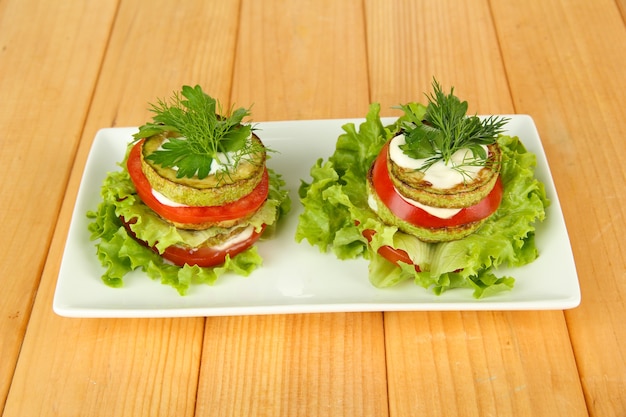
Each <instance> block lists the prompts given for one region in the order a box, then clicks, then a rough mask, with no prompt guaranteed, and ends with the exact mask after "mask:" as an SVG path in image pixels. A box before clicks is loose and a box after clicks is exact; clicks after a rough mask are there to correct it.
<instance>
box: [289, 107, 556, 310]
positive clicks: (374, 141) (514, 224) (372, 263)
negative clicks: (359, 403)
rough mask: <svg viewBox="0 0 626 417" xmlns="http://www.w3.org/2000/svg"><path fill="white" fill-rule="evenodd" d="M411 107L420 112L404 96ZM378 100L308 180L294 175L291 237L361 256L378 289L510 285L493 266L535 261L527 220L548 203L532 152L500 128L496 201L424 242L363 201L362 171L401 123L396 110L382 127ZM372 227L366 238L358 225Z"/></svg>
mask: <svg viewBox="0 0 626 417" xmlns="http://www.w3.org/2000/svg"><path fill="white" fill-rule="evenodd" d="M410 106H411V109H412V111H413V112H414V113H416V114H421V113H423V112H424V111H425V107H424V106H422V105H420V104H418V103H411V104H410ZM379 113H380V107H379V105H378V104H372V105H371V107H370V110H369V112H368V115H367V117H366V120H365V121H364V122H363V123H362V124H361V125H360V126H359V129H358V130H357V128H356V127H355V126H354V124H352V123H349V124H346V125H345V126H343V130H344V132H345V133H344V134H342V135H341V136H340V137H339V138H338V140H337V146H336V150H335V152H334V153H333V155H332V156H330V157H329V158H328V160H327V161H324V160H322V159H320V160H318V161H317V162H316V163H315V165H314V166H313V167H312V168H311V178H312V180H311V182H305V181H302V182H301V185H300V188H299V197H300V200H301V202H302V204H303V206H304V212H303V213H302V214H301V215H300V217H299V219H298V226H297V229H296V236H295V238H296V241H298V242H300V241H302V240H307V241H308V242H309V243H310V244H311V245H313V246H317V247H318V248H319V250H320V251H322V252H327V251H332V252H333V253H334V254H335V255H336V256H337V257H338V258H340V259H352V258H357V257H363V258H365V259H368V260H369V279H370V281H371V283H372V284H373V285H375V286H376V287H380V288H385V287H390V286H393V285H397V284H398V283H400V282H402V281H406V280H413V282H414V283H415V284H416V285H419V286H422V287H424V288H427V289H430V290H431V291H433V292H434V293H435V294H441V293H443V292H444V291H446V290H449V289H451V288H470V289H472V290H473V295H474V297H476V298H481V297H485V296H488V295H491V294H495V293H497V292H500V291H504V290H508V289H511V288H512V287H513V285H514V282H515V280H514V278H512V277H506V276H505V277H498V276H497V275H496V273H495V270H496V269H497V268H498V267H500V266H508V267H516V266H521V265H524V264H527V263H529V262H532V261H533V260H535V259H536V258H537V256H538V252H537V249H536V246H535V242H534V236H535V223H536V222H538V221H542V220H543V219H544V218H545V208H546V207H547V206H548V204H549V201H548V199H547V196H546V193H545V189H544V186H543V184H542V183H541V182H539V181H538V180H537V179H536V178H535V175H534V169H535V165H536V158H535V155H534V154H532V153H529V152H527V151H526V149H525V147H524V145H523V144H522V142H521V141H520V140H519V138H517V137H511V136H505V135H501V136H500V137H499V138H498V142H499V144H500V147H501V148H502V151H503V161H502V171H501V178H502V182H503V186H504V192H503V198H502V202H501V204H500V207H499V208H498V210H497V211H496V213H494V215H492V216H491V217H490V218H489V219H488V220H487V221H486V222H485V223H484V224H483V226H482V227H481V228H480V229H479V230H477V231H476V232H475V233H473V234H471V235H470V236H468V237H466V238H464V239H461V240H456V241H452V242H443V243H425V242H422V241H420V240H419V239H417V238H416V237H414V236H411V235H408V234H406V233H404V232H401V231H399V230H398V229H397V228H396V227H393V226H388V225H386V224H384V223H382V222H381V221H380V219H379V218H378V216H377V215H376V214H375V213H374V212H373V211H372V210H370V208H369V206H368V204H367V191H366V175H367V170H368V169H369V167H370V166H371V164H372V162H373V161H374V159H375V158H376V156H377V155H378V153H379V151H380V149H381V148H382V146H383V145H384V144H385V143H386V142H387V141H388V140H389V139H391V138H392V137H393V136H394V135H395V134H396V132H397V131H398V130H399V126H401V124H402V123H403V122H404V121H403V118H402V117H400V118H399V119H398V120H397V121H396V122H395V123H393V124H392V125H390V126H383V124H382V123H381V119H380V114H379ZM366 229H370V230H374V231H375V232H376V233H375V234H374V236H373V238H372V241H371V242H370V243H369V244H368V242H367V240H366V239H365V238H364V237H363V235H362V232H363V230H366ZM381 246H391V247H393V248H396V249H402V250H404V251H405V252H407V253H408V254H409V255H410V256H411V258H412V261H413V262H414V263H415V264H416V265H419V267H420V270H421V271H420V272H417V271H416V270H415V268H414V266H413V265H408V264H401V265H400V267H397V266H396V265H395V264H393V263H391V262H389V261H387V260H386V259H384V258H383V257H382V256H380V255H379V254H378V252H377V251H378V249H379V248H380V247H381Z"/></svg>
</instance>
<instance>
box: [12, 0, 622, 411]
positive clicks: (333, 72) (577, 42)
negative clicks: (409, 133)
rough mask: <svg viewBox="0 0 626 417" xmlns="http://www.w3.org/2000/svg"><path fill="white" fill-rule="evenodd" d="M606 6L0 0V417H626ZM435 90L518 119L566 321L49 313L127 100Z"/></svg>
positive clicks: (326, 103)
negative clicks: (570, 268)
mask: <svg viewBox="0 0 626 417" xmlns="http://www.w3.org/2000/svg"><path fill="white" fill-rule="evenodd" d="M624 10H626V7H625V3H624V2H623V0H616V1H611V0H598V1H594V2H585V1H582V0H572V1H568V2H565V1H563V0H529V1H526V2H513V1H510V0H470V1H465V2H462V1H455V0H442V1H438V2H427V1H425V0H418V1H412V0H398V1H393V2H388V1H383V0H364V1H357V0H341V1H332V0H320V1H300V2H289V1H286V0H283V1H281V0H263V1H255V0H229V1H220V2H217V1H215V2H207V1H200V0H189V1H184V2H177V1H172V0H153V1H150V2H148V1H145V0H143V1H142V0H136V1H124V0H116V1H114V0H108V1H101V2H81V1H79V0H70V1H67V2H64V3H58V4H57V3H55V2H45V1H43V0H0V93H1V94H2V100H0V125H1V126H2V133H0V146H1V147H0V164H1V166H3V167H4V169H5V171H4V172H5V175H4V181H2V182H1V184H2V185H1V187H2V188H1V190H0V195H1V196H2V197H1V198H2V205H1V208H0V221H2V224H4V225H5V226H4V230H5V232H6V233H5V239H2V243H0V245H1V246H0V251H1V252H2V254H3V256H2V258H1V259H0V283H1V284H2V289H3V297H2V298H3V301H2V302H1V303H0V355H1V357H2V361H0V415H2V416H3V417H14V416H138V415H150V416H241V415H250V416H252V415H254V416H290V417H291V416H397V417H399V416H403V417H404V416H423V415H428V416H439V415H441V416H452V415H463V416H487V415H494V416H495V415H497V416H533V417H534V416H555V415H567V416H594V417H596V416H597V417H605V416H624V415H626V354H624V353H623V347H624V346H626V332H625V331H624V330H625V329H626V327H625V326H624V322H626V302H625V299H626V250H625V246H624V245H623V243H622V242H623V240H624V236H625V235H626V226H625V224H626V216H625V211H626V210H625V209H624V207H625V206H626V197H625V194H624V185H625V184H626V170H625V169H624V164H623V163H622V159H623V158H621V157H620V155H622V154H623V153H624V152H625V151H626V142H625V141H624V137H626V98H625V94H624V91H626V76H625V75H624V68H626V25H625V21H626V19H625V18H624V16H626V14H624ZM433 76H435V77H436V78H437V79H438V80H440V81H441V82H442V83H443V84H444V85H448V86H449V85H454V86H455V92H456V93H457V94H458V95H459V96H462V97H463V98H464V99H467V100H468V101H469V103H470V111H471V112H477V113H481V114H488V113H495V114H497V113H501V114H502V113H508V114H510V113H519V114H529V115H531V116H532V117H533V119H534V120H535V123H536V124H537V127H538V130H539V133H540V135H541V138H542V142H543V146H544V148H545V151H546V154H547V156H548V161H549V163H550V168H551V171H552V175H553V178H554V181H555V184H556V187H557V192H558V195H559V198H560V202H561V205H562V207H563V212H564V216H565V221H566V224H567V227H568V231H569V236H570V241H571V245H572V249H573V253H574V257H575V260H576V267H577V271H578V275H579V280H580V286H581V290H582V303H581V305H580V306H579V307H577V308H574V309H571V310H565V311H561V310H557V311H483V312H472V311H466V312H456V311H447V312H373V313H328V314H294V315H267V316H237V317H207V318H202V317H200V318H167V319H69V318H64V317H60V316H57V315H55V314H54V313H53V311H52V299H53V295H54V290H55V286H56V280H57V274H58V270H59V267H60V264H61V258H62V254H63V248H64V245H65V239H66V237H67V232H68V228H69V224H70V221H71V215H72V210H73V207H74V202H75V200H76V194H77V192H78V187H79V183H80V179H81V176H82V172H83V169H84V167H85V162H86V158H87V154H88V152H89V149H90V146H91V143H92V140H93V138H94V135H95V133H96V132H97V130H98V129H100V128H103V127H112V126H137V125H140V124H142V123H144V122H145V121H146V120H147V119H148V118H149V117H150V113H149V111H148V110H147V103H149V102H152V101H154V100H155V99H156V98H159V97H167V96H169V95H170V94H171V92H172V91H175V90H177V89H179V88H180V86H181V85H183V84H191V85H193V84H200V85H202V87H203V89H204V90H205V91H208V92H210V93H211V94H212V95H213V96H215V97H218V98H219V99H220V101H221V102H222V103H223V104H227V105H228V104H236V105H243V106H248V105H252V106H253V107H252V112H253V118H254V120H255V121H266V120H292V119H302V120H304V119H324V118H346V117H363V116H364V115H365V113H366V112H367V109H368V106H369V104H370V103H371V102H378V103H380V104H381V108H382V114H383V115H389V116H391V115H397V114H398V113H397V110H394V109H393V108H392V107H393V106H395V105H397V104H400V103H404V102H407V101H415V100H419V101H421V100H422V99H423V92H424V91H428V90H429V88H430V82H431V80H432V77H433ZM296 203H297V202H296ZM313 250H316V249H314V248H313ZM364 279H366V278H364Z"/></svg>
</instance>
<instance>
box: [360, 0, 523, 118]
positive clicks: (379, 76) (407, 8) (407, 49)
mask: <svg viewBox="0 0 626 417" xmlns="http://www.w3.org/2000/svg"><path fill="white" fill-rule="evenodd" d="M365 4H366V13H367V16H366V20H367V33H368V34H370V36H369V37H368V58H369V77H370V91H371V100H372V101H376V102H379V103H381V114H382V115H388V116H391V115H397V114H399V113H398V111H396V110H392V109H391V107H393V106H397V105H398V104H400V103H406V102H409V101H424V100H425V97H424V92H428V91H430V89H431V81H432V79H433V77H435V78H437V80H438V81H439V82H441V84H442V85H443V86H444V88H449V87H450V86H454V88H455V93H456V94H457V95H458V96H459V97H462V98H463V99H465V100H467V101H468V103H469V105H470V108H469V112H470V113H476V112H478V113H483V114H493V113H497V114H503V113H511V112H512V111H513V106H512V103H511V99H510V96H509V94H508V86H507V80H506V77H505V76H504V67H503V63H502V59H501V57H500V53H499V49H498V43H497V40H496V38H495V32H494V28H493V23H492V21H491V16H490V14H489V9H488V7H487V3H486V2H485V1H480V0H473V1H468V2H455V1H450V0H448V1H438V2H434V3H433V2H430V3H429V2H425V1H394V2H389V3H388V4H385V3H384V2H382V1H377V0H368V1H366V2H365Z"/></svg>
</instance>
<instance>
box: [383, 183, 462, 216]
mask: <svg viewBox="0 0 626 417" xmlns="http://www.w3.org/2000/svg"><path fill="white" fill-rule="evenodd" d="M394 189H395V188H394ZM396 193H398V195H399V196H400V197H402V199H403V200H404V201H406V202H407V203H409V204H411V205H413V206H415V207H418V208H421V209H422V210H424V211H425V212H426V213H429V214H432V215H433V216H435V217H439V218H440V219H449V218H450V217H452V216H454V215H455V214H457V213H458V212H459V211H461V209H460V208H458V209H456V208H442V207H432V206H427V205H426V204H422V203H420V202H418V201H415V200H411V199H410V198H406V197H405V196H403V195H402V194H400V193H399V192H398V190H396Z"/></svg>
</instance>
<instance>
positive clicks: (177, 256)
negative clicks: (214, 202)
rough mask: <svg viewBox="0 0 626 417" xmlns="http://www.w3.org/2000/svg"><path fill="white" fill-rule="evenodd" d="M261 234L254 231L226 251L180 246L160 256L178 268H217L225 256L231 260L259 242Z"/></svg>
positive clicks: (168, 249) (167, 250) (171, 247)
mask: <svg viewBox="0 0 626 417" xmlns="http://www.w3.org/2000/svg"><path fill="white" fill-rule="evenodd" d="M261 233H263V231H262V230H261V231H259V232H257V231H256V230H255V231H253V232H252V235H250V237H249V238H247V239H246V240H243V241H241V242H237V243H236V244H234V245H232V246H229V247H228V248H226V249H214V248H212V247H210V246H206V247H200V248H198V249H194V250H190V249H188V248H183V247H181V246H170V247H168V248H167V249H165V251H163V253H162V254H161V256H162V257H163V258H164V259H167V260H168V261H170V262H172V263H174V264H175V265H178V266H183V265H185V264H187V265H198V266H201V267H212V266H217V265H221V264H223V263H224V261H225V260H226V255H230V257H231V258H232V257H233V256H235V255H238V254H240V253H241V252H243V251H245V250H246V249H248V248H249V247H250V246H252V245H253V244H254V243H255V242H256V241H257V240H259V238H260V237H261Z"/></svg>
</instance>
